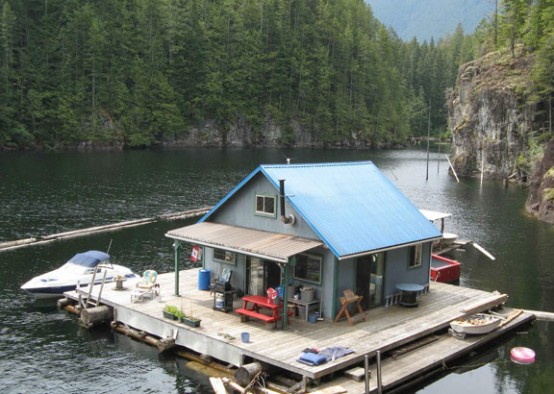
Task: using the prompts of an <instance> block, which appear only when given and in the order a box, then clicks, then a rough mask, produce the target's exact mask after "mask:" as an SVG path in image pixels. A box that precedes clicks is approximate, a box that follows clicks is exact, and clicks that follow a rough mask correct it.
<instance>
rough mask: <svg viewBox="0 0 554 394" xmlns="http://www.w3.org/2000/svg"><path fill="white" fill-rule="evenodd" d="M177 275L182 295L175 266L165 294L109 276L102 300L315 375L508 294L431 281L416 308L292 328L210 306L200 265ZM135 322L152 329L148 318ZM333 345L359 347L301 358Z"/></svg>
mask: <svg viewBox="0 0 554 394" xmlns="http://www.w3.org/2000/svg"><path fill="white" fill-rule="evenodd" d="M179 279H180V280H179V283H180V297H177V296H175V295H174V294H173V293H174V288H175V277H174V273H167V274H160V275H158V283H159V284H160V289H161V300H156V299H154V300H147V301H144V302H142V303H131V291H132V289H133V288H134V283H133V282H130V281H129V282H126V283H125V285H126V286H127V290H125V291H117V290H115V289H114V284H112V283H110V284H106V285H105V286H104V289H103V293H102V300H101V302H102V303H104V304H107V305H110V306H112V307H114V308H115V310H116V318H117V310H118V309H120V308H124V309H126V310H128V311H130V312H131V313H135V314H140V315H142V316H146V317H148V318H149V319H157V320H160V321H162V322H163V324H164V325H168V326H175V327H179V329H184V330H191V331H192V332H193V333H199V334H201V335H202V336H203V337H205V339H206V340H207V341H210V343H211V344H212V345H214V346H219V347H222V346H223V347H229V351H232V352H240V354H242V355H243V357H252V358H254V359H257V360H260V361H263V362H266V363H268V364H271V365H275V366H277V367H280V368H283V369H286V370H289V371H292V372H295V373H298V374H299V375H302V376H307V377H309V378H312V379H317V378H320V377H323V376H325V375H328V374H330V373H332V372H335V371H337V370H340V369H343V368H346V367H347V366H349V365H353V364H356V363H359V362H361V361H362V360H363V358H364V355H365V354H369V355H370V356H374V355H375V353H376V351H377V350H381V351H386V350H390V349H393V348H395V347H398V346H401V345H403V344H406V343H408V342H411V341H413V340H415V339H417V338H421V337H423V336H425V335H428V334H430V333H432V332H435V331H437V330H439V329H442V328H444V327H447V326H448V324H449V322H450V321H452V320H454V319H456V318H458V317H461V316H464V315H465V314H466V312H464V311H466V310H474V309H475V308H477V309H479V310H481V311H483V310H486V309H489V308H491V307H492V306H494V305H498V304H500V303H503V302H504V301H505V300H506V297H505V296H504V295H501V294H494V293H487V292H483V291H479V290H474V289H467V288H463V287H459V286H452V285H447V284H443V283H436V282H432V283H431V285H430V292H429V293H428V294H424V295H421V296H420V297H419V306H418V307H417V308H404V307H400V306H391V307H388V308H375V309H371V310H368V311H365V312H364V313H365V315H366V321H365V322H364V321H362V320H361V316H360V315H359V314H355V315H354V316H353V320H354V325H353V326H350V325H348V322H347V321H346V320H341V321H340V322H336V323H335V322H333V321H332V318H331V317H329V318H328V319H326V320H325V321H318V322H317V323H315V324H310V323H308V322H306V321H305V320H302V319H296V318H291V319H290V320H289V325H288V327H287V329H286V330H281V329H279V328H278V329H273V328H271V327H272V325H266V324H264V323H262V322H258V321H253V320H251V321H249V322H244V323H243V322H241V320H240V316H239V315H238V314H236V313H234V312H229V313H223V312H220V311H216V310H213V296H212V295H210V294H209V292H208V291H201V290H198V289H197V285H198V269H192V270H185V271H180V274H179ZM98 287H99V286H96V287H95V290H94V291H93V295H94V294H97V288H98ZM68 295H69V296H70V297H71V298H74V299H75V298H76V297H77V295H76V293H75V292H72V293H69V294H68ZM166 304H173V305H176V306H177V307H181V306H182V309H183V310H184V312H185V313H187V314H190V313H191V310H192V314H193V315H195V316H197V317H200V318H201V319H202V325H201V328H198V329H195V328H188V327H185V326H183V325H181V324H179V323H177V322H171V321H169V320H167V319H164V318H163V317H162V310H163V307H164V306H165V305H166ZM241 306H242V301H241V300H235V301H234V308H239V307H241ZM123 323H126V322H123ZM134 328H136V329H139V330H143V331H145V332H150V331H149V330H148V328H149V327H148V325H146V326H145V327H134ZM243 331H248V332H249V333H250V343H242V342H241V339H240V334H241V332H243ZM231 337H232V339H231ZM332 346H344V347H348V348H350V349H352V350H354V353H353V354H351V355H347V356H344V357H341V358H339V359H337V360H335V361H334V362H328V363H326V364H323V365H320V366H314V367H312V366H308V365H305V364H301V363H299V362H297V361H296V360H297V358H298V357H299V355H300V352H301V351H302V350H303V349H305V348H307V347H315V348H317V349H320V350H321V349H324V348H327V347H332ZM223 361H228V360H223Z"/></svg>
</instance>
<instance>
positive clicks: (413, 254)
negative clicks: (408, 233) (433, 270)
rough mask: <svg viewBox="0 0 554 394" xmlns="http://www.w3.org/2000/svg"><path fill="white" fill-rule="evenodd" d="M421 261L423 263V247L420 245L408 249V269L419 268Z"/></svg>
mask: <svg viewBox="0 0 554 394" xmlns="http://www.w3.org/2000/svg"><path fill="white" fill-rule="evenodd" d="M422 261H423V246H422V245H421V244H418V245H415V246H412V247H411V248H410V261H409V263H408V268H418V267H421V263H422Z"/></svg>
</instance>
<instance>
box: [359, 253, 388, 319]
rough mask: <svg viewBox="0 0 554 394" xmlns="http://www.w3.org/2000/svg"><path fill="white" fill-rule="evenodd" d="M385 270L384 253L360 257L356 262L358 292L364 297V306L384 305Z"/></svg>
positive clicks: (366, 307)
mask: <svg viewBox="0 0 554 394" xmlns="http://www.w3.org/2000/svg"><path fill="white" fill-rule="evenodd" d="M384 272H385V254H384V253H378V254H372V255H368V256H362V257H359V258H358V260H357V262H356V294H358V295H361V296H363V297H364V298H363V300H362V308H364V309H368V308H373V307H375V306H379V305H382V303H383V274H384Z"/></svg>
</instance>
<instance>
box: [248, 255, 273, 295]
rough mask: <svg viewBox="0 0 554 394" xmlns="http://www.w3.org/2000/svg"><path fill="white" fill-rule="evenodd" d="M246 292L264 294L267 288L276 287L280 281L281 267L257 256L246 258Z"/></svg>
mask: <svg viewBox="0 0 554 394" xmlns="http://www.w3.org/2000/svg"><path fill="white" fill-rule="evenodd" d="M247 270H248V275H247V278H248V283H247V284H246V288H247V289H248V294H251V295H263V296H265V295H266V291H267V289H268V288H270V287H272V288H274V289H275V288H277V287H278V286H279V284H280V283H281V269H280V268H279V266H278V265H277V263H274V262H273V261H266V260H262V259H260V258H257V257H248V258H247Z"/></svg>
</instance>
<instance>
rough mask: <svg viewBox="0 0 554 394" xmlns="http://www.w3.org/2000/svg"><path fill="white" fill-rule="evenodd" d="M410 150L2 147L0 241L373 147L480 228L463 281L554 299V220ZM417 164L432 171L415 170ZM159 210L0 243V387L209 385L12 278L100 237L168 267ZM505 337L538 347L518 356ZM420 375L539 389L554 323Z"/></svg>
mask: <svg viewBox="0 0 554 394" xmlns="http://www.w3.org/2000/svg"><path fill="white" fill-rule="evenodd" d="M426 156H427V155H426V153H425V152H424V151H418V150H397V151H369V150H308V149H300V150H277V149H253V150H249V149H227V150H219V149H213V150H209V149H206V150H179V151H138V152H111V153H105V152H98V153H63V154H36V153H0V202H1V206H0V242H2V241H9V240H15V239H21V238H27V237H32V236H35V237H36V236H41V235H47V234H53V233H57V232H62V231H68V230H74V229H80V228H86V227H90V226H95V225H102V224H107V223H116V222H121V221H126V220H130V219H138V218H144V217H151V216H156V215H159V214H163V213H168V212H177V211H184V210H186V209H190V208H197V207H200V206H206V205H213V204H215V203H216V202H217V201H218V200H219V199H220V198H222V197H223V196H224V195H225V194H226V193H227V192H228V191H229V190H230V189H231V188H232V187H233V186H234V185H236V184H237V183H238V182H240V180H242V178H243V177H245V176H246V175H247V174H248V173H250V171H252V170H253V169H254V168H256V167H257V166H258V165H259V164H262V163H264V164H269V163H285V161H286V157H290V158H291V161H292V163H300V162H323V161H350V160H371V161H373V162H374V163H375V164H377V166H379V167H380V168H381V170H382V171H383V172H384V173H385V174H386V175H387V176H388V177H389V178H390V179H391V180H392V181H393V182H394V183H395V184H397V186H398V187H399V188H400V189H401V190H402V191H403V192H404V193H405V194H406V195H407V196H408V197H409V198H410V199H411V200H412V201H413V202H414V203H415V204H416V205H417V206H418V207H420V208H427V209H434V210H438V211H445V212H450V213H452V214H453V216H452V217H451V218H449V219H447V220H446V231H448V232H453V233H456V234H458V235H459V236H460V237H461V238H464V239H471V240H473V241H475V242H478V243H479V244H480V245H481V246H483V247H484V248H485V249H486V250H487V251H489V252H490V253H492V254H493V255H494V256H495V257H496V260H495V261H491V260H489V259H488V258H487V257H485V256H484V255H483V254H481V253H480V252H478V251H477V250H475V249H474V248H472V247H467V249H466V250H465V251H458V252H455V253H454V254H453V257H455V258H456V259H458V260H460V261H462V263H463V269H462V278H461V281H460V285H461V286H467V287H472V288H479V289H483V290H489V291H493V290H498V291H500V292H502V293H507V294H509V296H510V299H509V302H508V305H509V306H511V307H518V308H527V309H537V310H546V311H554V269H553V267H554V227H553V226H552V225H548V224H545V223H541V222H538V221H537V220H535V219H534V218H531V217H528V216H527V215H526V214H525V212H524V208H523V207H524V203H525V199H526V196H527V190H526V189H525V188H523V187H520V186H515V185H510V186H509V187H507V188H504V186H503V185H502V183H501V182H497V181H485V182H484V183H483V185H482V186H481V185H480V184H479V180H478V179H462V180H461V182H460V183H457V182H456V180H455V179H454V178H453V177H451V176H449V175H448V174H447V169H448V168H447V167H448V163H447V162H446V160H445V159H444V156H443V155H439V154H437V153H432V154H431V161H430V162H429V165H428V166H427V161H426ZM427 169H428V173H429V179H428V180H427V181H426V180H425V178H426V172H427ZM192 222H193V221H175V222H157V223H154V224H150V225H145V226H140V227H135V228H131V229H127V230H121V231H116V232H111V233H103V234H97V235H94V236H87V237H80V238H74V239H71V240H65V241H58V242H54V243H50V244H45V245H37V246H31V247H27V248H22V249H17V250H13V251H7V252H0V371H2V372H1V373H0V383H1V387H2V392H4V393H83V392H89V393H102V392H109V393H126V392H140V393H211V392H212V389H211V387H210V385H209V383H208V379H207V377H206V376H204V375H202V374H201V373H199V372H198V371H197V369H196V368H195V365H194V363H187V362H186V361H184V360H182V359H180V358H176V357H174V356H171V355H165V354H159V353H158V351H157V349H155V348H152V347H150V346H147V345H144V344H141V343H138V342H136V341H133V340H130V339H129V338H127V337H125V336H123V335H120V334H116V333H113V332H112V331H110V330H109V329H93V330H84V329H82V328H80V327H79V326H78V324H77V320H76V318H75V317H74V316H71V315H69V314H67V313H65V312H60V311H58V310H56V308H55V306H53V305H52V304H51V303H39V302H36V301H35V300H33V299H32V298H31V297H30V296H28V295H27V294H25V293H23V292H22V291H21V290H20V289H19V286H20V285H21V284H22V283H23V282H25V281H26V280H28V279H29V278H31V277H33V276H35V275H37V274H39V273H43V272H46V271H49V270H51V269H54V268H56V267H58V266H59V265H61V264H62V263H63V262H65V261H66V260H67V259H68V258H69V257H71V256H72V255H73V254H74V253H76V252H79V251H84V250H89V249H99V250H106V249H107V248H108V246H109V245H111V247H110V254H111V255H112V257H113V261H114V262H115V263H120V264H123V265H126V266H129V267H130V268H132V269H133V270H134V271H135V272H139V273H140V272H142V271H143V270H145V269H156V270H157V271H159V272H170V271H171V270H172V269H173V248H172V246H171V244H172V242H171V240H169V239H167V238H165V237H164V234H165V232H166V231H167V230H169V229H172V228H176V227H180V226H183V225H186V224H188V223H192ZM514 346H527V347H531V348H533V349H535V350H536V351H537V361H536V362H535V363H534V364H532V365H527V366H521V365H516V364H514V363H512V362H511V361H510V359H509V352H510V349H511V348H512V347H514ZM460 364H463V365H462V367H460V368H454V367H455V366H449V367H453V368H452V369H448V370H447V371H445V374H444V375H443V376H441V377H439V378H438V379H436V380H434V381H430V382H426V383H425V384H423V385H422V386H421V387H420V388H418V389H417V392H418V393H426V394H429V393H464V394H466V393H468V392H475V393H484V394H493V393H502V394H511V393H547V392H553V390H554V389H553V387H554V323H543V322H537V323H535V324H534V325H533V326H532V328H531V329H529V330H528V331H526V332H522V333H516V334H513V335H511V336H509V337H507V338H504V339H503V340H502V341H500V342H498V343H496V344H495V345H494V346H492V347H489V348H487V349H486V350H483V351H480V352H479V353H476V354H473V355H472V357H471V358H468V359H467V360H463V361H461V362H460V363H458V364H457V365H460Z"/></svg>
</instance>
